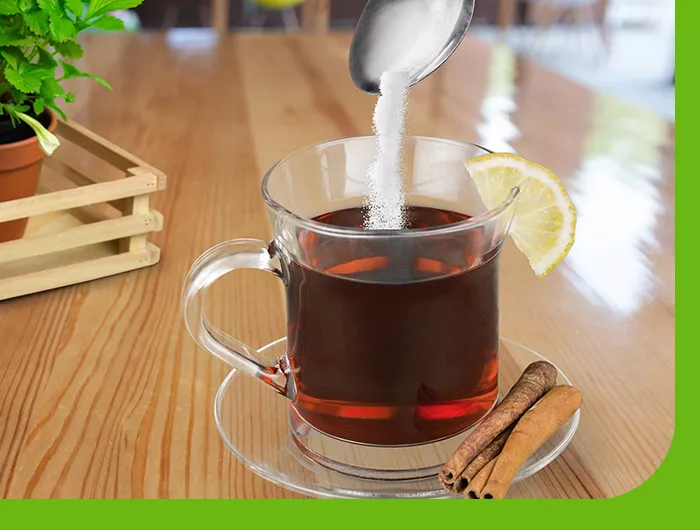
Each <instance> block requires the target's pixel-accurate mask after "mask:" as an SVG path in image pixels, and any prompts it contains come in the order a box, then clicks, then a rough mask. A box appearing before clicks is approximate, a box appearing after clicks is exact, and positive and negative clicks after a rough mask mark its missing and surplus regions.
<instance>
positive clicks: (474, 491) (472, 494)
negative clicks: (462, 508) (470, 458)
mask: <svg viewBox="0 0 700 530" xmlns="http://www.w3.org/2000/svg"><path fill="white" fill-rule="evenodd" d="M497 460H498V458H494V459H493V460H491V461H490V462H489V463H488V464H486V465H485V466H484V467H483V468H481V470H479V472H478V473H477V474H476V476H475V477H474V480H472V481H471V483H470V484H469V489H468V490H467V495H466V496H467V498H469V499H479V498H481V491H482V490H483V489H484V486H486V483H487V482H488V480H489V477H490V476H491V473H492V472H493V468H494V467H496V461H497Z"/></svg>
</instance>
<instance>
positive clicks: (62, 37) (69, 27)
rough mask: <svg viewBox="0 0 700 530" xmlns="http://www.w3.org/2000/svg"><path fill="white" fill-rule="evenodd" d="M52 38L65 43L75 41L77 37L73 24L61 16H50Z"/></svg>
mask: <svg viewBox="0 0 700 530" xmlns="http://www.w3.org/2000/svg"><path fill="white" fill-rule="evenodd" d="M50 18H51V37H52V38H53V39H54V40H55V41H57V42H65V41H67V40H71V39H74V38H75V36H76V31H75V26H74V25H73V22H72V21H71V20H69V19H67V18H64V17H62V16H60V15H50Z"/></svg>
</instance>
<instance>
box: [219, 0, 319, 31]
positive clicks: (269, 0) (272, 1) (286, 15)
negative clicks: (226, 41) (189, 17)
mask: <svg viewBox="0 0 700 530" xmlns="http://www.w3.org/2000/svg"><path fill="white" fill-rule="evenodd" d="M210 1H211V10H212V26H213V27H214V28H215V29H216V30H217V31H218V32H220V33H223V32H226V31H227V30H228V24H229V11H230V5H229V2H230V0H210ZM300 4H301V28H302V29H303V30H304V31H308V32H312V33H323V32H326V31H328V28H329V26H330V8H331V6H330V4H331V0H244V4H243V7H244V20H245V22H246V23H247V24H248V25H253V26H257V27H262V26H263V25H264V24H265V22H266V19H267V16H268V15H269V14H270V13H271V12H274V11H277V12H279V13H280V15H281V17H282V22H283V23H284V26H285V27H286V28H287V29H298V28H299V19H298V17H297V15H296V10H295V7H296V6H298V5H300Z"/></svg>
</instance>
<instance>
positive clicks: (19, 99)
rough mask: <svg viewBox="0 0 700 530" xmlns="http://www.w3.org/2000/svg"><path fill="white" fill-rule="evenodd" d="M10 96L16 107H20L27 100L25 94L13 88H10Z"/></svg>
mask: <svg viewBox="0 0 700 530" xmlns="http://www.w3.org/2000/svg"><path fill="white" fill-rule="evenodd" d="M10 94H12V101H14V102H15V103H16V104H17V105H21V104H22V103H24V102H25V101H26V99H27V94H25V93H24V92H20V91H19V90H17V89H16V88H15V87H12V88H10Z"/></svg>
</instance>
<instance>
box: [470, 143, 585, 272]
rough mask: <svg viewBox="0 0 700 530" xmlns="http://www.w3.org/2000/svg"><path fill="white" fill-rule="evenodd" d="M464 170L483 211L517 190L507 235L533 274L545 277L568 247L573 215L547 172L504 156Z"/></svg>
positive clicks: (566, 198) (481, 160) (573, 227)
mask: <svg viewBox="0 0 700 530" xmlns="http://www.w3.org/2000/svg"><path fill="white" fill-rule="evenodd" d="M464 165H465V166H466V168H467V170H468V171H469V173H470V174H471V176H472V178H473V179H474V182H475V183H476V186H477V188H478V190H479V195H480V196H481V200H482V201H483V202H484V205H485V206H486V207H487V208H489V209H491V208H495V207H497V206H498V205H499V204H501V203H502V202H503V201H504V200H505V199H506V197H507V196H508V194H509V193H510V191H511V190H512V189H513V188H514V187H516V186H518V187H519V188H520V194H519V196H518V202H517V204H516V208H515V216H514V217H513V225H512V227H511V232H510V235H511V236H512V238H513V241H514V242H515V244H516V246H517V247H518V248H519V249H520V250H521V251H522V252H523V253H524V254H525V255H526V256H527V258H528V260H529V261H530V266H531V267H532V270H534V271H535V274H537V276H539V277H540V278H544V277H545V276H547V275H548V274H549V273H550V272H552V270H553V269H554V267H556V266H557V265H559V263H561V261H562V260H563V259H564V258H565V257H566V255H567V254H568V253H569V250H570V249H571V246H572V245H573V244H574V232H575V230H576V210H575V209H574V205H573V204H572V203H571V200H570V199H569V196H568V195H567V193H566V190H565V189H564V186H563V185H562V183H561V181H560V180H559V179H558V178H557V176H556V175H555V174H554V173H552V172H551V171H550V170H548V169H546V168H544V167H542V166H540V165H538V164H535V163H534V162H530V161H529V160H526V159H524V158H522V157H520V156H517V155H513V154H508V153H494V154H490V155H483V156H479V157H476V158H472V159H471V160H467V161H466V162H465V163H464Z"/></svg>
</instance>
